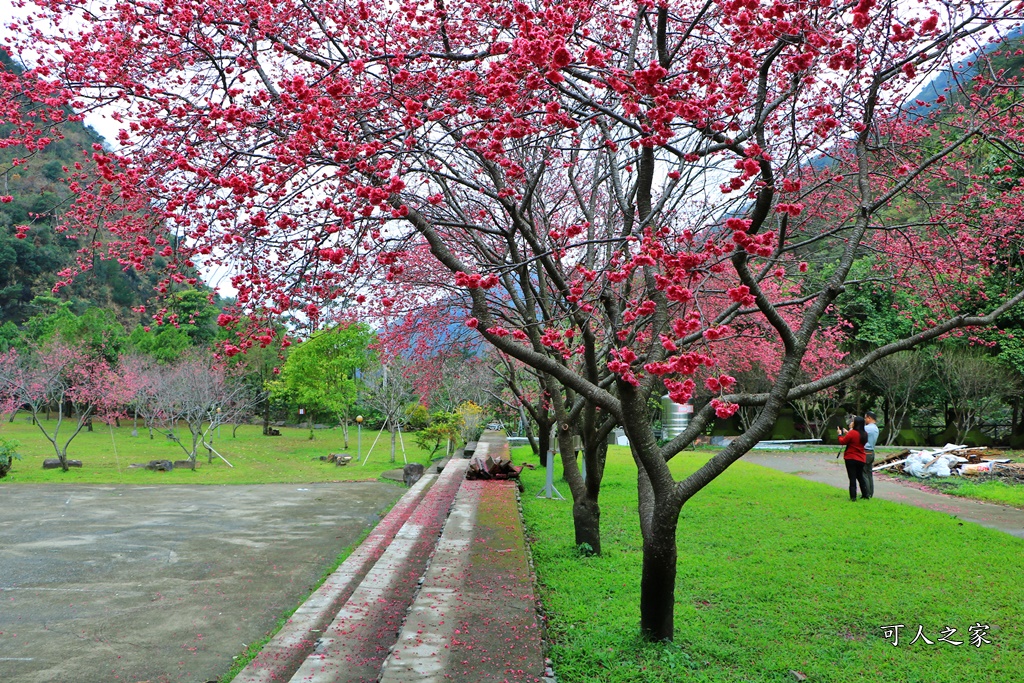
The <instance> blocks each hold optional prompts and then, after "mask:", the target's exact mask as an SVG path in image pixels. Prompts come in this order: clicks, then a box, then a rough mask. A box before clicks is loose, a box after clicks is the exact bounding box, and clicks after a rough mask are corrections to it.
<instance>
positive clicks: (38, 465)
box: [0, 414, 430, 486]
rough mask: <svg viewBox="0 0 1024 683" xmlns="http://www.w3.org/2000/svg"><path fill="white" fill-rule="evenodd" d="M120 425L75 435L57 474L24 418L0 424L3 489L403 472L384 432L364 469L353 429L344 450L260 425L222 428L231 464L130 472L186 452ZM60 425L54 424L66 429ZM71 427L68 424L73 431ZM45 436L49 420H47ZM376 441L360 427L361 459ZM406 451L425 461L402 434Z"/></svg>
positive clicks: (319, 437)
mask: <svg viewBox="0 0 1024 683" xmlns="http://www.w3.org/2000/svg"><path fill="white" fill-rule="evenodd" d="M121 425H122V426H121V427H120V428H118V427H114V428H113V429H112V430H111V429H109V428H108V427H107V425H105V424H103V423H101V422H97V423H95V425H94V431H92V432H86V431H84V430H83V431H82V433H81V434H79V435H78V436H77V437H76V438H75V440H74V441H72V442H71V447H70V448H69V449H68V457H69V458H73V459H76V460H81V461H82V463H83V467H82V468H80V469H79V468H71V469H70V470H69V471H68V472H62V471H61V470H60V469H56V470H44V469H43V468H42V463H43V459H44V458H53V457H56V455H55V453H54V451H53V448H52V447H51V446H50V442H49V441H47V440H46V438H45V437H43V435H42V434H41V433H40V431H39V428H38V427H36V426H34V425H32V424H31V422H30V420H29V418H28V417H27V415H25V414H21V415H19V416H18V417H17V419H16V420H15V421H14V422H13V423H8V422H6V420H5V421H3V422H0V437H2V438H5V439H14V440H16V441H18V442H19V444H20V445H19V447H18V452H19V453H20V454H21V456H22V459H21V460H15V461H14V464H13V466H12V468H11V471H10V473H9V474H8V475H7V477H6V478H4V479H0V486H2V485H4V484H18V483H25V484H53V483H61V484H147V485H151V484H156V483H161V484H271V483H305V482H322V481H362V480H373V479H377V478H378V477H379V476H380V474H381V473H382V472H384V471H385V470H390V469H394V468H396V467H402V465H403V464H404V463H403V460H402V449H401V447H400V446H399V448H398V449H397V455H396V461H397V462H396V463H394V464H393V463H391V462H390V458H391V450H390V448H391V444H390V440H389V436H388V434H387V432H385V433H384V434H383V435H382V436H381V437H380V441H378V443H377V446H376V448H374V449H373V452H372V453H371V454H370V458H369V461H368V462H367V463H366V465H365V466H363V465H359V464H357V463H356V462H355V457H356V454H357V444H356V431H355V430H354V429H353V430H351V438H350V441H349V448H348V450H347V451H346V450H345V449H344V448H343V446H344V442H343V435H342V432H341V430H340V429H318V430H315V432H314V434H315V439H314V440H313V441H310V440H309V430H308V429H296V428H287V427H282V428H280V429H281V436H274V437H268V436H263V434H262V427H261V426H259V425H242V426H241V427H239V428H238V436H237V438H234V437H232V436H231V429H232V428H231V427H230V426H224V427H221V435H220V437H219V438H216V439H215V440H214V447H215V448H216V449H217V450H218V451H219V452H220V453H221V455H223V456H224V457H225V458H227V459H228V461H230V462H231V464H232V465H234V467H233V468H232V467H228V466H227V465H226V464H224V462H223V461H222V460H220V459H218V458H216V457H214V459H213V462H212V463H207V454H206V451H205V450H202V449H200V453H199V458H198V462H199V467H198V468H197V470H196V471H195V472H193V471H191V470H184V469H182V470H175V471H173V472H151V471H149V470H145V469H135V468H129V467H128V465H130V464H131V463H144V462H149V461H150V460H157V459H166V460H184V459H185V458H186V454H185V452H184V451H183V450H182V449H181V448H180V447H179V446H178V445H177V444H175V443H174V442H172V441H170V440H169V439H167V438H166V437H165V436H163V435H161V434H159V433H157V434H156V438H155V439H152V440H151V439H150V438H149V434H148V433H147V432H146V431H145V430H144V429H140V430H139V436H137V437H133V436H131V432H132V426H131V421H130V420H122V422H121ZM67 428H68V427H67V425H66V424H65V425H64V426H62V427H61V429H62V430H64V429H67ZM72 428H73V426H72ZM50 430H51V431H52V422H51V423H50ZM183 430H184V433H183V434H182V435H181V437H182V439H189V443H191V437H190V436H189V434H188V428H187V427H186V428H183ZM376 436H377V431H376V430H370V429H363V435H362V454H363V457H364V458H366V455H367V453H368V451H369V449H370V446H371V444H372V443H373V439H374V437H376ZM402 436H403V440H404V442H405V451H406V454H407V457H408V459H409V462H421V463H424V464H429V462H430V457H429V454H428V453H427V452H426V451H424V450H422V449H420V448H419V447H418V446H417V445H416V444H415V443H414V442H413V440H412V435H411V434H403V435H402ZM341 452H347V453H349V454H350V455H352V457H353V461H352V462H351V463H349V464H348V465H346V466H344V467H338V466H336V465H334V464H332V463H326V462H320V461H319V460H318V459H317V458H319V457H320V456H322V455H327V454H328V453H341Z"/></svg>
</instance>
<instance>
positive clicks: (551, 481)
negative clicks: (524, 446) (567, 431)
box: [537, 428, 565, 500]
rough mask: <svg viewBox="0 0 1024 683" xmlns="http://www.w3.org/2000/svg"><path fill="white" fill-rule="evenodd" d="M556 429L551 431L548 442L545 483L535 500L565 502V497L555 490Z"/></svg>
mask: <svg viewBox="0 0 1024 683" xmlns="http://www.w3.org/2000/svg"><path fill="white" fill-rule="evenodd" d="M555 429H556V428H552V430H551V437H552V438H551V439H549V440H548V464H547V467H546V468H545V475H544V479H545V483H544V488H542V489H541V490H540V493H538V494H537V498H548V499H550V498H557V499H558V500H565V496H563V495H562V494H561V493H559V492H558V489H556V488H555V450H557V448H556V445H555V444H557V443H558V442H557V441H556V440H555V438H554V437H556V436H557V435H558V434H557V432H556V431H555Z"/></svg>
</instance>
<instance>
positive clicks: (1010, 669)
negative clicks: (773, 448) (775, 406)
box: [514, 447, 1024, 683]
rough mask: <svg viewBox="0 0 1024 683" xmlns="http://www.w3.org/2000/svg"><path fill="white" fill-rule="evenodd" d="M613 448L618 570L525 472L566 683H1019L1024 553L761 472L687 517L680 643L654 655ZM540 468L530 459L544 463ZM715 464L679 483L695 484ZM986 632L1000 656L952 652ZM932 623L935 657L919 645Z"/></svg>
mask: <svg viewBox="0 0 1024 683" xmlns="http://www.w3.org/2000/svg"><path fill="white" fill-rule="evenodd" d="M609 450H610V455H609V462H608V468H607V472H606V475H605V481H604V485H603V487H602V492H601V508H602V521H601V526H602V542H603V545H604V554H603V555H602V556H601V557H590V558H582V557H579V556H578V554H577V552H576V550H575V549H574V548H573V533H572V516H571V506H570V504H569V503H568V502H561V501H557V502H556V501H552V500H545V499H537V498H535V497H534V496H535V494H536V493H537V491H538V490H540V488H541V487H542V485H543V482H544V480H543V477H544V473H543V471H542V470H537V471H534V472H525V473H524V483H525V485H526V493H525V494H524V495H523V507H524V511H525V515H526V520H527V527H528V534H529V535H530V536H531V546H532V550H533V556H534V561H535V565H536V572H537V576H538V580H539V582H540V584H541V598H542V601H543V603H544V606H545V609H546V610H547V613H548V616H549V633H548V636H549V639H550V641H551V644H552V653H551V656H552V657H553V659H554V661H555V671H556V673H557V675H558V679H559V681H561V682H562V683H576V682H579V683H583V682H590V681H602V682H608V683H613V682H614V683H626V682H630V683H633V682H635V683H641V682H642V683H678V682H679V681H683V680H685V681H688V682H721V683H726V682H729V683H733V682H736V681H758V682H760V681H765V682H778V683H788V682H791V681H794V680H803V679H800V678H799V677H798V676H797V675H796V674H794V673H792V672H797V673H799V674H802V675H804V676H807V679H806V680H808V681H814V682H822V683H824V682H830V683H860V682H862V683H868V682H871V683H876V682H878V681H920V682H925V681H927V682H937V681H941V682H942V683H960V682H963V683H968V682H971V683H973V682H974V681H990V682H994V683H1001V682H1003V681H1005V682H1006V683H1010V682H1011V681H1018V680H1020V672H1021V671H1024V646H1022V643H1024V610H1022V609H1021V606H1022V604H1024V586H1021V584H1020V582H1019V581H1016V580H1015V579H1014V577H1017V576H1021V575H1024V541H1021V540H1019V539H1016V538H1014V537H1012V536H1009V535H1006V534H1002V533H1000V532H997V531H992V530H989V529H985V528H982V527H979V526H976V525H973V524H970V523H961V522H959V521H958V520H956V519H954V518H952V517H950V516H948V515H944V514H941V513H936V512H932V511H928V510H921V509H918V508H914V507H910V506H904V505H899V504H896V503H889V502H887V501H883V500H877V499H876V500H873V501H870V502H869V503H863V502H858V503H856V504H851V503H849V502H848V501H847V500H846V492H845V491H843V490H839V489H836V488H832V487H830V486H826V485H824V484H817V483H813V482H808V481H804V480H802V479H800V478H799V477H796V476H793V475H787V474H783V473H779V472H775V471H772V470H769V469H766V468H762V467H758V466H756V465H752V464H747V463H744V462H740V463H737V464H736V465H735V466H734V467H732V468H730V470H729V471H728V472H726V473H725V474H724V475H722V476H721V477H720V478H719V479H718V480H716V481H715V482H713V483H712V484H711V485H710V486H708V487H707V488H706V489H705V490H704V491H702V492H701V493H700V494H698V495H697V497H695V498H694V499H693V500H692V501H691V502H690V503H689V504H688V505H686V506H685V507H684V509H683V513H682V516H681V518H680V522H679V536H678V538H679V543H678V546H679V565H678V577H677V584H676V609H675V614H676V619H675V628H676V630H675V642H674V643H673V644H668V645H663V644H650V643H644V642H643V641H641V639H640V638H639V636H638V623H639V611H638V605H639V577H640V566H641V553H640V532H639V525H638V521H637V513H636V506H637V502H636V470H635V466H634V464H633V462H632V459H631V458H630V457H629V455H628V451H627V449H625V448H617V447H613V448H611V449H609ZM524 451H526V452H524ZM527 452H528V449H517V452H516V454H515V455H514V458H516V459H527V460H529V459H534V460H535V458H532V457H531V456H528V455H527ZM706 458H707V454H703V453H701V454H692V453H689V454H684V455H681V456H678V457H676V458H675V459H674V460H673V461H672V467H673V469H674V470H675V472H676V476H677V477H679V476H681V475H682V474H684V473H685V472H688V471H692V470H694V469H696V468H697V467H698V466H699V465H700V464H701V463H702V462H703V461H704V460H706ZM559 470H560V468H559V467H558V466H557V465H556V477H557V476H558V472H559ZM560 489H561V490H562V492H563V493H564V494H566V495H567V494H568V490H567V487H566V486H565V484H564V483H563V484H562V485H561V487H560ZM1007 579H1009V580H1007ZM978 622H980V623H981V624H987V625H989V626H990V627H991V628H990V630H989V631H988V635H987V638H988V640H990V641H991V643H990V644H983V645H982V646H981V647H980V648H977V647H972V646H971V645H970V644H969V643H967V642H965V643H964V644H963V645H960V646H953V645H950V644H947V643H942V642H937V639H938V637H939V636H940V633H941V631H942V629H943V628H944V627H947V626H950V627H954V628H956V629H957V632H956V634H955V636H953V637H952V639H953V640H963V641H967V640H968V638H969V636H970V633H969V631H968V629H969V628H970V627H971V626H973V625H975V624H976V623H978ZM892 624H905V625H906V626H905V628H904V629H902V633H901V638H900V644H899V646H898V647H894V646H893V645H892V644H891V641H889V640H886V639H885V638H884V637H883V632H882V629H881V627H883V626H888V625H892ZM918 625H921V626H923V627H924V635H925V636H927V637H928V638H929V639H930V640H932V641H933V642H935V644H934V645H927V644H925V643H924V641H923V640H919V641H918V642H917V643H914V644H913V645H911V644H910V641H911V640H913V639H914V637H915V635H916V634H917V628H918Z"/></svg>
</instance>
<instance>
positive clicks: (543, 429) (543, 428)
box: [537, 423, 551, 467]
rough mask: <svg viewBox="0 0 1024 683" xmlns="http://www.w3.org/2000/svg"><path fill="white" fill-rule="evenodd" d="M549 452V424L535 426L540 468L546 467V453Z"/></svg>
mask: <svg viewBox="0 0 1024 683" xmlns="http://www.w3.org/2000/svg"><path fill="white" fill-rule="evenodd" d="M549 452H551V424H550V423H548V424H539V425H537V456H538V457H539V458H540V466H541V467H547V466H548V453H549Z"/></svg>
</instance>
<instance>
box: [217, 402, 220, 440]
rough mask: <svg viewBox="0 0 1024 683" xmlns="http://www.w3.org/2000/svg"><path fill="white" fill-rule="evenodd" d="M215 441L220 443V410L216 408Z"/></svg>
mask: <svg viewBox="0 0 1024 683" xmlns="http://www.w3.org/2000/svg"><path fill="white" fill-rule="evenodd" d="M217 441H220V408H217Z"/></svg>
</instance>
